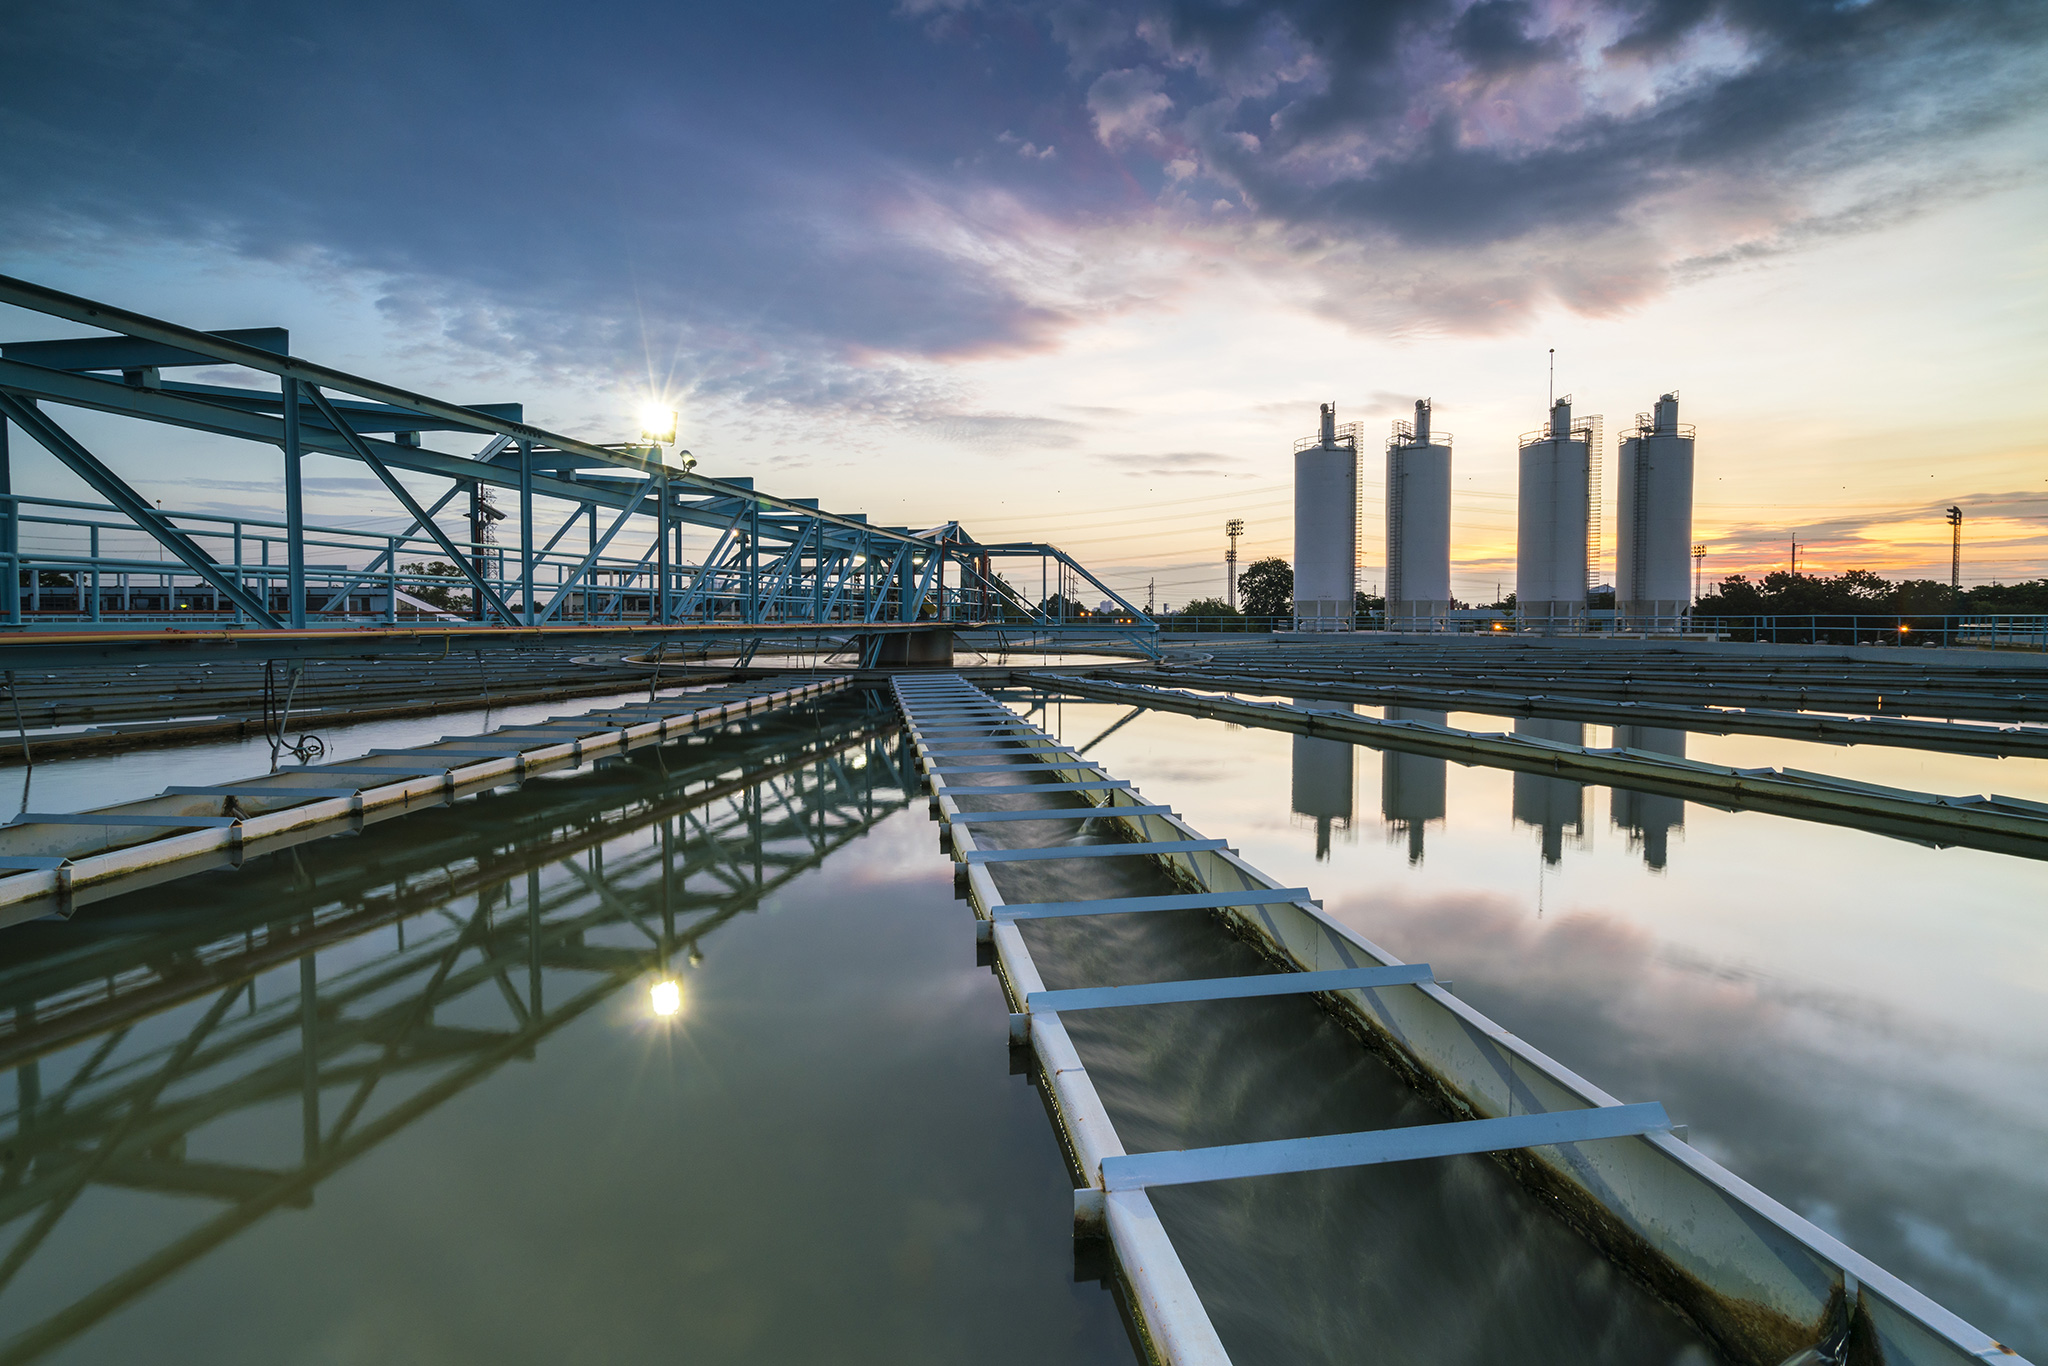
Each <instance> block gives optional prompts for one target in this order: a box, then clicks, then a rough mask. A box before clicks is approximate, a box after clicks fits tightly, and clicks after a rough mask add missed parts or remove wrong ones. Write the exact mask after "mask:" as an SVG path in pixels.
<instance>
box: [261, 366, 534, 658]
mask: <svg viewBox="0 0 2048 1366" xmlns="http://www.w3.org/2000/svg"><path fill="white" fill-rule="evenodd" d="M306 396H307V397H308V398H310V399H312V400H313V406H314V407H316V408H318V409H320V410H321V411H322V412H324V413H326V414H327V416H328V420H329V421H330V422H331V423H332V424H333V425H334V427H335V428H336V430H337V431H338V432H339V433H340V436H341V439H342V440H344V441H346V442H348V444H349V445H350V446H352V447H354V448H355V454H356V458H357V459H358V460H360V461H362V462H363V463H364V464H365V465H368V466H369V467H370V471H371V473H373V474H375V475H376V476H377V477H378V478H379V479H381V480H383V481H384V487H385V488H387V489H389V490H391V496H392V497H393V498H396V499H397V500H398V501H399V502H400V503H403V504H404V505H405V510H406V511H407V512H410V513H411V514H412V519H413V520H414V521H415V522H417V523H419V524H420V526H421V527H422V528H423V529H424V530H425V531H426V533H427V534H428V535H430V536H432V537H433V538H434V543H435V544H436V545H438V546H440V547H441V549H442V550H444V551H446V552H447V554H448V557H449V558H450V559H452V560H454V561H455V567H456V568H457V569H460V570H461V571H462V573H463V576H464V577H465V578H467V579H468V580H469V585H470V587H471V588H473V589H474V590H475V591H476V594H477V601H478V602H479V603H483V604H486V605H488V606H489V607H490V609H491V610H492V611H494V612H496V613H497V614H498V616H499V618H500V619H502V620H503V621H504V622H505V624H506V625H508V626H510V625H516V624H518V623H517V619H516V618H514V616H513V615H512V609H511V608H510V607H508V606H506V605H505V600H504V599H503V598H501V597H499V596H498V594H497V592H496V591H495V590H494V589H492V587H491V586H490V584H488V583H486V582H485V581H484V577H483V575H481V574H479V573H477V572H476V566H475V565H473V564H471V563H470V562H469V557H468V556H466V555H464V554H463V553H462V552H461V551H459V550H457V549H456V548H455V542H453V541H451V540H449V539H448V533H447V532H445V531H443V530H441V528H440V526H439V525H437V524H436V523H435V521H434V519H433V518H431V517H429V516H428V515H427V510H426V509H425V508H423V507H421V506H420V505H419V502H418V500H417V499H415V498H414V497H413V496H412V491H411V490H409V489H407V488H406V486H405V485H403V484H401V483H399V482H398V476H397V475H395V474H393V473H392V472H391V471H390V469H389V468H387V467H386V466H385V464H384V462H383V461H382V460H379V459H378V458H377V453H376V452H375V451H373V450H371V449H370V447H369V443H367V442H365V441H364V440H363V439H362V438H361V437H360V436H357V435H356V434H355V433H354V432H352V431H349V430H347V428H346V426H345V425H344V424H343V423H342V421H341V419H340V418H339V417H337V416H335V413H334V409H333V407H332V405H330V404H329V403H328V401H327V395H325V394H323V393H321V392H320V388H319V386H318V385H311V384H309V385H307V386H306ZM295 411H296V409H294V408H287V409H285V422H286V423H287V424H290V423H291V422H292V415H293V413H294V412H295Z"/></svg>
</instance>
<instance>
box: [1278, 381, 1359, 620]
mask: <svg viewBox="0 0 2048 1366" xmlns="http://www.w3.org/2000/svg"><path fill="white" fill-rule="evenodd" d="M1322 418H1323V421H1322V430H1321V432H1320V434H1319V435H1318V436H1316V437H1313V438H1310V440H1309V441H1306V442H1303V443H1301V444H1300V445H1298V446H1297V448H1296V450H1295V452H1294V627H1295V629H1296V630H1298V631H1349V630H1350V629H1352V626H1353V624H1354V621H1355V617H1356V598H1355V596H1354V594H1355V593H1356V590H1357V582H1358V438H1357V433H1356V430H1355V429H1349V430H1346V431H1345V432H1342V433H1340V432H1339V431H1338V430H1337V407H1336V405H1335V404H1333V403H1325V404H1324V405H1323V412H1322Z"/></svg>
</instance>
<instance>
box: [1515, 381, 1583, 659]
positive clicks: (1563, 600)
mask: <svg viewBox="0 0 2048 1366" xmlns="http://www.w3.org/2000/svg"><path fill="white" fill-rule="evenodd" d="M1591 455H1592V428H1591V425H1590V423H1582V424H1580V425H1579V426H1577V427H1574V426H1573V424H1572V401H1571V399H1570V398H1569V397H1567V398H1563V399H1560V400H1558V401H1557V403H1556V404H1554V405H1553V406H1552V407H1551V410H1550V425H1549V426H1548V427H1546V428H1545V429H1544V430H1542V431H1540V432H1535V433H1532V434H1530V435H1528V436H1525V437H1523V438H1522V459H1521V463H1522V470H1521V484H1520V493H1519V499H1518V501H1519V506H1518V507H1517V509H1516V538H1515V611H1516V615H1517V616H1518V617H1519V618H1520V620H1521V625H1522V629H1524V630H1534V631H1558V630H1577V629H1579V628H1580V627H1581V626H1583V625H1584V623H1585V619H1586V587H1587V573H1586V571H1587V568H1588V565H1587V543H1588V531H1589V529H1590V524H1591V518H1590V513H1591V494H1592V459H1591Z"/></svg>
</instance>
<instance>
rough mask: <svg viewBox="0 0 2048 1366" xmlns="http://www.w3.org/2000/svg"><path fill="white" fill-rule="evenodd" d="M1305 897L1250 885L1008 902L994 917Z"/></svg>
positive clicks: (1204, 907)
mask: <svg viewBox="0 0 2048 1366" xmlns="http://www.w3.org/2000/svg"><path fill="white" fill-rule="evenodd" d="M1306 900H1308V888H1306V887H1250V888H1247V889H1245V890H1244V891H1242V892H1174V893H1170V894H1168V895H1165V896H1113V897H1104V898H1102V899H1101V900H1100V901H1010V902H1005V903H1004V904H1003V905H1001V906H998V907H996V908H995V918H996V919H997V920H1053V919H1064V918H1066V917H1069V916H1081V915H1128V914H1132V913H1134V912H1141V911H1209V910H1222V909H1225V908H1227V907H1231V906H1279V905H1284V904H1285V903H1287V902H1290V901H1306Z"/></svg>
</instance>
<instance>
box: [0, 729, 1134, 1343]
mask: <svg viewBox="0 0 2048 1366" xmlns="http://www.w3.org/2000/svg"><path fill="white" fill-rule="evenodd" d="M890 722H891V717H890V715H889V713H887V712H886V711H885V710H884V709H882V708H881V707H880V706H879V704H878V703H876V702H874V701H873V700H872V699H851V700H843V701H835V702H831V703H827V704H826V705H824V706H822V707H820V708H818V709H815V710H810V711H806V712H804V713H802V714H800V715H793V716H786V717H781V718H776V719H772V720H769V721H765V722H760V723H755V724H750V725H745V726H740V727H734V728H730V729H728V730H725V731H721V732H719V733H718V734H717V735H716V736H710V737H693V738H692V739H691V740H690V741H689V742H687V743H682V744H676V745H670V746H667V747H664V748H663V749H660V750H657V751H643V752H641V753H639V754H636V755H635V756H634V757H633V758H632V759H631V760H630V761H626V762H615V763H608V764H604V765H601V766H599V767H597V768H595V769H585V770H581V771H578V772H576V773H573V774H564V775H558V776H554V777H550V778H547V779H540V780H535V781H533V782H531V783H529V784H528V785H527V786H526V787H525V788H524V789H523V790H519V791H510V790H505V791H501V792H500V793H498V794H495V795H491V796H489V797H486V798H484V799H480V800H477V801H466V802H463V803H460V804H458V805H457V806H455V807H453V808H450V809H445V810H436V811H428V812H422V813H418V814H415V815H412V816H408V817H407V818H405V819H404V820H400V821H394V822H391V823H389V824H387V825H380V826H373V827H371V828H370V829H369V830H368V831H367V832H365V833H364V834H363V835H361V836H360V837H356V838H345V839H337V840H330V841H325V842H321V843H317V844H311V845H306V846H302V847H300V848H299V849H297V850H294V851H291V852H289V853H286V854H283V855H280V856H277V857H274V858H270V859H264V860H256V861H252V862H251V863H250V864H249V865H247V866H245V867H244V868H242V869H241V870H239V871H238V872H233V873H216V874H209V875H205V876H202V877H198V878H194V879H190V880H187V881H185V882H182V883H177V884H172V885H171V886H168V887H166V888H163V889H159V890H157V891H154V892H150V893H146V894H138V895H135V896H131V897H128V898H125V899H122V900H120V901H113V902H107V903H103V904H102V905H99V906H96V907H93V908H91V909H90V910H89V911H88V912H85V913H82V914H81V915H80V916H79V917H78V918H77V919H76V920H74V921H72V922H70V923H68V924H56V923H50V922H44V923H40V924H37V925H34V926H26V927H21V928H20V929H17V930H15V931H11V932H9V934H8V937H7V938H6V939H5V940H4V942H0V1012H4V1013H0V1020H4V1022H5V1027H4V1028H0V1065H4V1066H6V1067H7V1068H9V1069H10V1070H11V1073H12V1077H11V1080H12V1086H11V1088H10V1089H11V1091H12V1095H11V1096H5V1095H4V1093H0V1096H4V1099H0V1109H4V1110H5V1111H6V1113H4V1114H0V1136H4V1138H0V1141H4V1147H0V1362H21V1361H30V1360H34V1361H49V1362H60V1361H61V1362H107V1361H164V1360H179V1361H204V1362H209V1363H212V1362H244V1361H246V1362H258V1361H261V1362H278V1361H284V1362H377V1363H384V1362H413V1361H419V1362H436V1363H440V1362H466V1361H487V1360H488V1361H493V1362H533V1363H561V1362H592V1363H597V1362H604V1363H610V1362H621V1361H672V1360H689V1361H709V1362H719V1361H731V1362H760V1361H796V1360H815V1361H835V1362H837V1361H850V1362H878V1363H879V1362H890V1363H895V1362H903V1361H928V1362H959V1361H999V1362H1018V1363H1024V1362H1045V1361H1061V1362H1129V1361H1131V1360H1132V1348H1131V1345H1130V1340H1129V1337H1128V1335H1127V1332H1126V1330H1125V1327H1124V1325H1123V1322H1122V1319H1121V1317H1120V1313H1119V1309H1118V1305H1117V1301H1116V1299H1115V1297H1114V1295H1113V1294H1112V1293H1111V1292H1110V1291H1109V1290H1108V1289H1106V1288H1105V1287H1104V1286H1103V1285H1102V1284H1100V1283H1098V1282H1096V1281H1091V1280H1085V1279H1077V1277H1076V1268H1075V1263H1074V1259H1073V1252H1072V1244H1071V1235H1070V1230H1069V1225H1068V1218H1067V1214H1068V1209H1069V1206H1070V1196H1069V1194H1068V1186H1069V1181H1068V1177H1067V1172H1066V1167H1065V1163H1064V1159H1063V1157H1062V1155H1061V1153H1060V1149H1059V1145H1058V1142H1057V1140H1056V1139H1055V1137H1054V1135H1053V1132H1052V1130H1051V1128H1050V1126H1049V1125H1048V1124H1047V1122H1046V1117H1045V1113H1044V1109H1043V1106H1042V1105H1041V1103H1040V1102H1039V1100H1038V1098H1037V1097H1036V1095H1035V1094H1034V1092H1033V1091H1032V1089H1031V1086H1030V1084H1029V1082H1028V1081H1027V1080H1026V1079H1025V1078H1023V1077H1019V1076H1013V1075H1011V1074H1010V1071H1009V1068H1008V1066H1007V1057H1008V1049H1007V1045H1006V1035H1005V1029H1006V1026H1005V1021H1004V1008H1003V1004H1002V999H1001V993H1000V991H999V989H998V987H997V985H996V983H995V981H994V979H993V978H992V977H991V976H990V974H989V973H988V972H987V971H986V970H985V969H980V968H977V967H976V966H975V964H974V950H973V942H972V935H971V933H970V932H969V926H968V924H967V922H966V920H965V918H964V916H963V914H962V911H961V908H960V907H959V905H958V903H956V902H955V901H953V899H952V897H951V893H950V873H949V870H948V864H947V862H946V861H945V860H944V859H943V858H942V857H941V856H940V855H939V854H938V852H937V850H936V847H935V843H934V839H933V834H932V827H931V826H930V825H929V824H928V823H927V821H926V816H925V812H924V810H923V804H922V801H921V800H920V801H917V802H915V803H913V802H912V800H911V795H910V793H909V792H907V791H906V789H905V783H906V777H905V775H904V774H903V773H902V771H901V770H900V768H899V767H898V764H899V759H900V742H899V740H898V739H896V738H895V737H894V735H893V733H892V730H891V727H890ZM432 724H433V725H434V726H436V727H437V729H436V732H435V733H436V734H438V733H442V731H445V730H448V729H453V728H454V727H451V726H450V724H449V722H448V721H447V720H446V719H445V718H443V719H440V720H438V721H434V722H433V723H432ZM379 742H380V743H382V742H383V741H382V740H381V739H380V741H379ZM668 1011H672V1013H663V1012H668Z"/></svg>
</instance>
